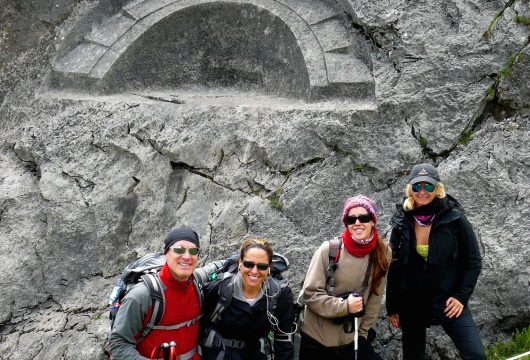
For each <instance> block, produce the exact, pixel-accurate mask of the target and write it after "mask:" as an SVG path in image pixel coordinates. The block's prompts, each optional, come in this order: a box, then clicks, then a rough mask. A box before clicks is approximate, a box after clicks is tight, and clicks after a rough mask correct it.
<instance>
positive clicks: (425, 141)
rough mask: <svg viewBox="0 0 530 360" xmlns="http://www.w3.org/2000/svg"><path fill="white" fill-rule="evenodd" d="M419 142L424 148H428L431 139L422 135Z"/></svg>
mask: <svg viewBox="0 0 530 360" xmlns="http://www.w3.org/2000/svg"><path fill="white" fill-rule="evenodd" d="M419 142H420V146H421V147H422V148H426V147H427V145H428V144H429V140H427V138H424V137H423V136H420V139H419Z"/></svg>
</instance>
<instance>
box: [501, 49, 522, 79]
mask: <svg viewBox="0 0 530 360" xmlns="http://www.w3.org/2000/svg"><path fill="white" fill-rule="evenodd" d="M517 59H518V56H517V54H510V57H509V58H508V62H507V63H506V65H504V67H503V68H502V69H501V71H499V73H498V74H497V80H500V79H501V78H503V77H506V76H510V74H511V72H512V67H513V65H514V64H515V62H516V61H517Z"/></svg>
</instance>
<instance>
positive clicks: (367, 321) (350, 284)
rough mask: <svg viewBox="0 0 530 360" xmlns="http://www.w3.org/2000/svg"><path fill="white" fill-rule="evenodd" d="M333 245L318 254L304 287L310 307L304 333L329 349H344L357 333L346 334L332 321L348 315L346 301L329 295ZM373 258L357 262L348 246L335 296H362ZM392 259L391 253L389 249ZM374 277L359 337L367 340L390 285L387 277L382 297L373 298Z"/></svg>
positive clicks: (337, 274)
mask: <svg viewBox="0 0 530 360" xmlns="http://www.w3.org/2000/svg"><path fill="white" fill-rule="evenodd" d="M328 256H329V241H325V242H323V243H322V245H320V247H319V248H318V249H317V250H316V251H315V253H314V255H313V258H312V259H311V263H310V264H309V269H308V270H307V274H306V278H305V281H304V285H303V296H304V301H305V304H306V307H305V310H304V322H303V324H302V327H301V331H302V332H304V333H305V334H307V335H309V336H310V337H311V338H313V339H315V340H316V341H318V342H319V343H321V344H322V345H324V346H327V347H334V346H341V345H346V344H349V343H351V342H353V336H354V334H353V333H345V332H344V329H343V326H342V324H335V323H334V322H333V321H332V320H330V318H337V317H342V316H346V315H347V314H348V309H347V302H346V300H344V299H342V298H340V297H336V296H330V295H328V294H327V292H326V275H327V268H328V262H329V257H328ZM368 258H369V255H367V256H365V257H364V258H357V257H355V256H353V255H350V254H349V253H348V252H347V251H346V250H345V249H344V245H343V247H342V249H341V251H340V258H339V264H338V265H339V266H338V268H337V270H336V271H335V290H334V294H333V295H341V294H345V293H349V292H352V291H357V292H360V291H361V290H362V289H363V281H364V277H365V274H366V268H367V267H368ZM388 258H389V259H390V258H391V250H390V248H388ZM371 283H372V276H370V280H369V283H368V286H367V287H366V289H365V290H364V293H363V297H364V301H365V312H366V313H365V315H364V316H363V317H362V318H361V319H360V322H359V336H363V337H365V338H366V337H367V334H368V330H369V329H370V328H371V327H372V325H373V324H374V322H375V320H376V319H377V316H378V314H379V309H380V308H381V300H382V296H383V292H384V288H385V285H386V276H385V277H384V278H383V280H382V281H381V284H380V285H379V288H378V293H379V295H375V294H369V293H370V286H371Z"/></svg>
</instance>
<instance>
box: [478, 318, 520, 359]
mask: <svg viewBox="0 0 530 360" xmlns="http://www.w3.org/2000/svg"><path fill="white" fill-rule="evenodd" d="M527 351H530V325H529V326H528V327H527V328H526V329H523V330H519V329H517V330H516V331H515V334H514V335H513V336H512V338H511V339H510V340H509V341H508V342H502V341H500V340H499V341H497V342H495V343H493V344H490V345H489V346H487V347H486V359H487V360H504V359H507V358H509V357H513V356H516V355H519V354H524V353H525V352H527ZM524 359H530V355H528V356H525V357H522V358H521V360H524Z"/></svg>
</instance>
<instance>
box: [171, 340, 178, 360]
mask: <svg viewBox="0 0 530 360" xmlns="http://www.w3.org/2000/svg"><path fill="white" fill-rule="evenodd" d="M169 360H178V354H177V343H176V342H174V341H170V342H169Z"/></svg>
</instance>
